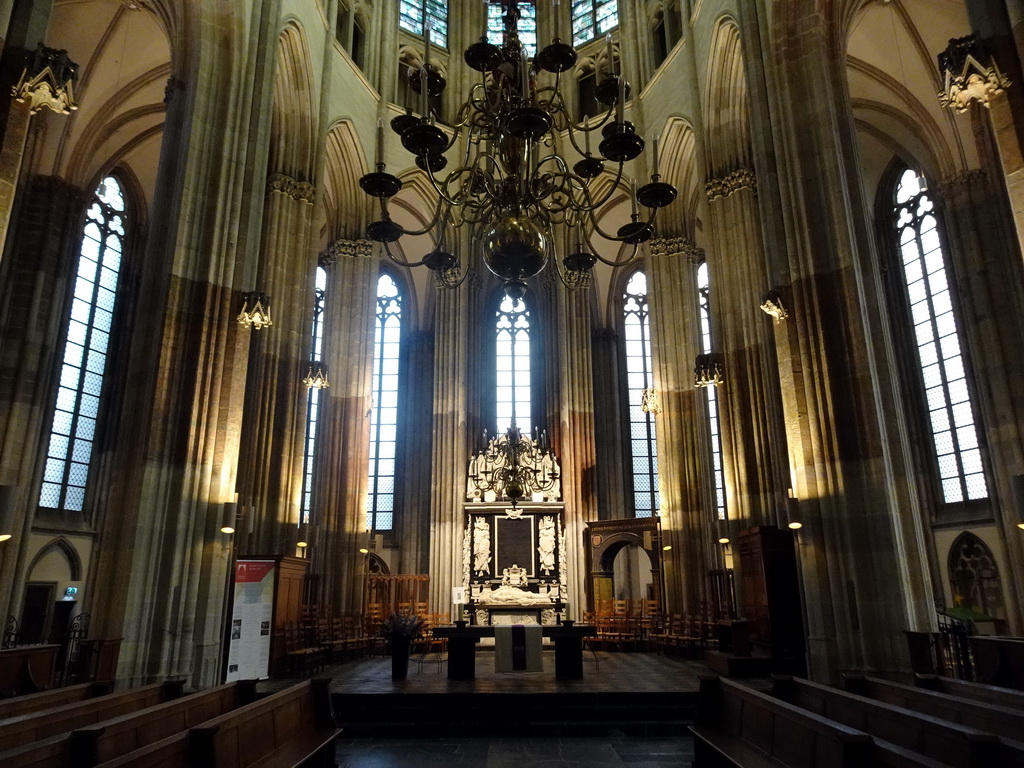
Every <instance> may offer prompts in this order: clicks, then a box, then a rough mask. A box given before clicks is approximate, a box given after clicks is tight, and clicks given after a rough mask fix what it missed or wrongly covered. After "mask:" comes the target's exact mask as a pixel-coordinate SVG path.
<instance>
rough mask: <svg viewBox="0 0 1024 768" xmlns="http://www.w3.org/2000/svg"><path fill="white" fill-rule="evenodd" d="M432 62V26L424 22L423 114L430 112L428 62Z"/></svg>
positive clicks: (421, 72) (421, 79)
mask: <svg viewBox="0 0 1024 768" xmlns="http://www.w3.org/2000/svg"><path fill="white" fill-rule="evenodd" d="M429 63H430V27H429V26H427V24H426V23H424V24H423V69H422V70H421V71H420V86H421V87H422V88H423V116H424V117H426V116H427V115H428V114H430V102H429V99H430V96H429V95H428V94H427V84H428V76H427V64H429Z"/></svg>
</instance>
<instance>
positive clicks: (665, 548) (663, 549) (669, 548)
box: [661, 544, 672, 552]
mask: <svg viewBox="0 0 1024 768" xmlns="http://www.w3.org/2000/svg"><path fill="white" fill-rule="evenodd" d="M661 551H662V552H671V551H672V545H671V544H666V545H665V546H664V547H662V548H661Z"/></svg>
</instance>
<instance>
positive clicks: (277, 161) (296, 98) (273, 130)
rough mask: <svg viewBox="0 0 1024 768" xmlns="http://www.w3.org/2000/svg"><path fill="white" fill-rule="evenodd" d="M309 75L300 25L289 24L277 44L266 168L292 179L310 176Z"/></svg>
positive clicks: (312, 140) (311, 121)
mask: <svg viewBox="0 0 1024 768" xmlns="http://www.w3.org/2000/svg"><path fill="white" fill-rule="evenodd" d="M313 94H314V86H313V76H312V65H311V64H310V60H309V47H308V45H307V42H306V35H305V33H304V32H303V30H302V28H301V27H300V26H298V25H297V24H295V23H289V24H288V25H287V26H285V28H284V29H283V30H282V31H281V35H280V37H279V39H278V45H277V57H276V62H275V73H274V95H273V100H272V102H271V105H272V106H271V120H270V150H269V166H268V167H269V168H270V170H271V172H276V173H283V174H285V175H287V176H290V177H292V178H293V179H298V180H300V181H309V180H311V179H312V178H313V170H314V168H315V167H316V165H315V163H314V156H315V147H316V140H315V131H314V118H313V115H314V110H313Z"/></svg>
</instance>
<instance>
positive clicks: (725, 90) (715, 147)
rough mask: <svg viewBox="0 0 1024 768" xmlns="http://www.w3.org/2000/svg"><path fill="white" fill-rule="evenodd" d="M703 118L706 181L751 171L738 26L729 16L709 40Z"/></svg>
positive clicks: (751, 161) (746, 95) (751, 163)
mask: <svg viewBox="0 0 1024 768" xmlns="http://www.w3.org/2000/svg"><path fill="white" fill-rule="evenodd" d="M704 115H705V120H704V125H705V147H706V152H707V171H708V174H707V175H708V178H719V177H722V176H725V175H726V174H728V173H731V172H732V171H735V170H738V169H740V168H752V167H753V157H752V152H751V133H750V100H749V96H748V88H747V78H746V73H745V72H744V61H743V45H742V41H741V40H740V30H739V26H738V25H737V23H736V21H735V20H734V19H732V18H731V17H729V16H723V17H722V18H721V19H719V20H718V22H717V24H716V25H715V30H714V32H713V33H712V36H711V48H710V51H709V54H708V84H707V89H706V96H705V112H704Z"/></svg>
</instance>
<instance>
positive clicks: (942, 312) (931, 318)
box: [894, 170, 988, 504]
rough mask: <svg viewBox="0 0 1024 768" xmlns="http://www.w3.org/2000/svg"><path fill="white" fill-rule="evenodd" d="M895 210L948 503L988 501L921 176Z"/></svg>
mask: <svg viewBox="0 0 1024 768" xmlns="http://www.w3.org/2000/svg"><path fill="white" fill-rule="evenodd" d="M894 206H895V207H894V213H895V222H896V237H897V246H898V248H899V254H900V258H899V261H900V264H901V265H902V277H903V285H904V287H905V295H906V300H907V304H908V306H909V309H910V316H911V322H912V324H913V335H914V345H915V346H916V349H917V355H918V361H917V362H918V364H919V366H920V367H919V372H920V376H921V382H922V385H923V387H924V394H925V399H926V403H927V409H928V416H929V424H930V427H931V435H932V441H933V447H934V456H935V460H936V462H937V468H938V473H939V481H940V482H941V484H942V496H943V499H944V500H945V502H946V503H947V504H951V503H956V502H962V501H970V500H974V499H984V498H987V497H988V485H987V483H986V481H985V472H984V467H983V466H982V458H981V449H980V447H979V444H978V434H977V430H976V429H975V418H974V408H973V406H972V404H971V393H970V388H969V387H968V382H967V372H966V366H965V364H964V355H963V352H962V351H961V343H960V333H959V330H958V321H957V317H956V308H955V306H954V299H953V296H952V292H951V290H950V281H949V271H948V269H947V264H946V255H945V254H944V253H943V248H942V243H941V241H940V238H939V230H938V223H937V220H936V217H935V211H934V205H933V204H932V201H931V198H929V197H928V194H927V192H926V190H924V189H922V188H921V183H920V179H919V177H918V176H917V174H916V173H915V172H914V171H911V170H905V171H903V173H902V174H900V177H899V180H898V181H897V184H896V194H895V203H894Z"/></svg>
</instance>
